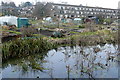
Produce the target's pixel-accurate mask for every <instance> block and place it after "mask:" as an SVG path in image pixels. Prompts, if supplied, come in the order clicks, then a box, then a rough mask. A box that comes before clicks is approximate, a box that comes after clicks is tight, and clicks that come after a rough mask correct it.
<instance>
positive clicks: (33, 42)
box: [2, 38, 55, 60]
mask: <svg viewBox="0 0 120 80" xmlns="http://www.w3.org/2000/svg"><path fill="white" fill-rule="evenodd" d="M54 47H55V45H54V44H52V43H49V42H47V40H44V39H42V38H35V39H18V40H16V41H10V42H7V43H4V44H3V46H2V59H3V60H4V59H9V58H13V57H22V56H28V55H30V54H36V53H39V54H40V53H42V52H44V51H47V50H49V49H52V48H54Z"/></svg>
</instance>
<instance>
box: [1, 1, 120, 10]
mask: <svg viewBox="0 0 120 80" xmlns="http://www.w3.org/2000/svg"><path fill="white" fill-rule="evenodd" d="M0 1H7V2H9V1H13V2H15V4H16V5H18V4H20V3H21V2H27V1H30V2H33V3H35V2H37V1H41V2H55V3H61V2H67V3H68V4H73V5H80V4H82V5H84V6H86V5H87V6H92V7H96V6H98V7H104V8H114V9H117V8H118V2H119V1H120V0H0Z"/></svg>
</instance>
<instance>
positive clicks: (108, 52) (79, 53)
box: [3, 44, 118, 78]
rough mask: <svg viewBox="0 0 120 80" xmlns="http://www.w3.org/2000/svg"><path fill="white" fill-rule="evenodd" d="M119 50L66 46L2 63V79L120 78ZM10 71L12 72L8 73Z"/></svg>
mask: <svg viewBox="0 0 120 80" xmlns="http://www.w3.org/2000/svg"><path fill="white" fill-rule="evenodd" d="M117 47H118V46H116V45H112V44H105V45H104V46H100V45H97V46H87V47H83V46H73V47H70V46H67V47H60V48H57V49H53V50H50V51H48V53H47V55H32V56H28V57H27V58H22V59H15V60H11V61H8V62H6V63H4V64H3V77H4V78H10V77H16V78H18V77H26V78H28V77H29V78H36V77H39V78H118V63H117V62H118V58H117ZM7 72H9V73H7Z"/></svg>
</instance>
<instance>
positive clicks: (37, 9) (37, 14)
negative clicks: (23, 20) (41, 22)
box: [33, 2, 45, 19]
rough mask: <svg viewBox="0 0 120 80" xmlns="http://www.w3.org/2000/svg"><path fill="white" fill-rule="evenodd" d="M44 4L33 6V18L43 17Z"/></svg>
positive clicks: (38, 3)
mask: <svg viewBox="0 0 120 80" xmlns="http://www.w3.org/2000/svg"><path fill="white" fill-rule="evenodd" d="M44 13H45V4H43V3H41V2H37V3H36V5H35V9H34V10H33V16H35V17H37V18H38V19H40V18H43V17H44V16H45V14H44Z"/></svg>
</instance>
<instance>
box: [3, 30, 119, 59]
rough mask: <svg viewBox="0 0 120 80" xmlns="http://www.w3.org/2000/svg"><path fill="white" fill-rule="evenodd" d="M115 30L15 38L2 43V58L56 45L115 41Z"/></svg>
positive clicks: (27, 53) (46, 49) (19, 55)
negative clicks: (61, 36) (64, 35)
mask: <svg viewBox="0 0 120 80" xmlns="http://www.w3.org/2000/svg"><path fill="white" fill-rule="evenodd" d="M116 42H117V32H113V31H110V30H100V31H95V32H83V33H79V34H76V35H72V36H67V37H63V38H52V37H45V36H42V37H40V38H29V39H17V40H16V41H9V42H7V43H3V47H2V54H3V57H2V58H3V60H4V59H9V58H12V57H22V56H28V55H30V54H36V53H39V54H40V53H42V52H45V51H48V50H50V49H53V48H57V47H58V46H63V45H64V46H66V45H69V46H73V45H79V46H87V45H88V46H90V45H97V44H105V43H116Z"/></svg>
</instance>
